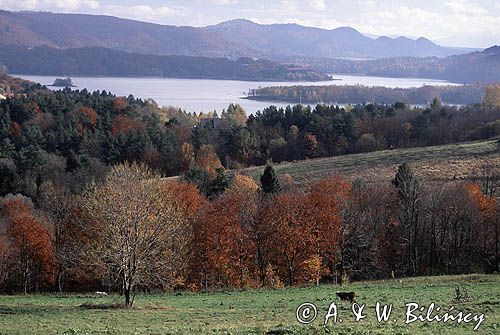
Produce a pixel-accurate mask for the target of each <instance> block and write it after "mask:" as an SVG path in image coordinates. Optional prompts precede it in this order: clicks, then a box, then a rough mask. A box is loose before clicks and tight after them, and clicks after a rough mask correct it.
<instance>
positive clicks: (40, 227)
mask: <svg viewBox="0 0 500 335" xmlns="http://www.w3.org/2000/svg"><path fill="white" fill-rule="evenodd" d="M2 211H3V214H4V218H3V221H2V225H3V226H4V229H3V230H4V234H5V235H4V238H5V239H6V241H7V243H8V253H9V256H8V258H9V262H10V263H9V265H10V266H11V267H12V268H13V269H12V270H11V272H13V273H12V277H13V279H14V280H16V282H17V283H19V285H20V286H21V288H22V290H23V292H24V293H25V294H26V293H28V291H29V290H31V289H35V290H36V291H38V290H39V289H40V288H42V287H43V286H44V285H46V284H49V283H51V282H52V279H53V278H52V266H53V246H52V238H51V234H50V231H49V229H48V227H47V224H46V222H44V220H43V219H42V218H40V217H37V215H36V214H35V213H34V212H33V208H32V206H31V205H30V202H29V200H27V199H25V198H24V197H22V196H10V197H6V198H4V199H3V201H2Z"/></svg>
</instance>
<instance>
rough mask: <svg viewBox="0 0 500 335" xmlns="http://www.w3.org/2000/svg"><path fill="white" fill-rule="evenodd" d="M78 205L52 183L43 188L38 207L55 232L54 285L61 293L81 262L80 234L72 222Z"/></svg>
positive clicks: (73, 198) (63, 190) (53, 236)
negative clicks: (71, 271) (78, 255)
mask: <svg viewBox="0 0 500 335" xmlns="http://www.w3.org/2000/svg"><path fill="white" fill-rule="evenodd" d="M75 202H76V200H75V196H74V195H72V194H70V193H69V192H68V190H66V189H64V188H62V187H60V186H57V185H54V183H52V182H51V181H49V182H46V183H44V184H43V185H42V186H41V191H40V199H39V205H40V207H41V209H43V210H44V212H45V213H46V216H47V223H48V224H49V226H50V227H51V231H52V244H53V249H54V267H53V270H54V281H55V284H56V285H57V290H58V291H59V292H62V291H63V288H64V283H65V280H66V279H67V277H68V274H69V272H70V270H71V269H72V268H74V267H76V266H77V263H78V261H79V260H78V258H77V254H78V252H77V249H78V245H77V243H78V242H79V241H78V234H77V233H79V232H77V230H76V226H75V225H74V221H73V220H72V219H73V218H72V213H73V210H74V206H75ZM75 234H76V236H75Z"/></svg>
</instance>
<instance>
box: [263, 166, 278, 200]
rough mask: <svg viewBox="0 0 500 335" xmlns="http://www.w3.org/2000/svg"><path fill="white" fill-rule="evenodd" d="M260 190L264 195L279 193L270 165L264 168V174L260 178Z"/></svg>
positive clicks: (274, 174) (274, 173)
mask: <svg viewBox="0 0 500 335" xmlns="http://www.w3.org/2000/svg"><path fill="white" fill-rule="evenodd" d="M260 183H261V184H262V190H263V191H264V193H266V194H274V193H278V192H280V191H281V185H280V182H279V180H278V177H277V176H276V172H275V171H274V168H273V167H272V165H268V166H266V169H265V170H264V173H263V174H262V176H260Z"/></svg>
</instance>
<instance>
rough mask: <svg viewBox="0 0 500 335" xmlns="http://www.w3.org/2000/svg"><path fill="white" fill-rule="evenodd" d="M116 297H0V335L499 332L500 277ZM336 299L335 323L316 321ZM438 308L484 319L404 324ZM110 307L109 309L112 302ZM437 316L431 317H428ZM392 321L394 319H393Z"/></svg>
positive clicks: (482, 276) (431, 278)
mask: <svg viewBox="0 0 500 335" xmlns="http://www.w3.org/2000/svg"><path fill="white" fill-rule="evenodd" d="M457 285H460V286H461V287H462V288H463V287H465V288H466V289H467V291H468V294H469V296H470V299H469V300H468V301H461V302H456V301H454V300H453V299H454V297H455V287H456V286H457ZM337 290H352V291H355V292H356V297H357V298H356V301H357V302H358V303H359V304H365V306H366V307H365V309H364V314H366V318H365V319H363V320H361V321H359V322H355V321H354V316H353V314H352V312H351V308H350V303H349V302H346V301H342V302H340V301H338V300H336V298H335V292H336V291H337ZM121 301H122V298H121V297H120V296H118V295H111V296H107V297H97V296H92V295H77V294H68V295H56V294H47V295H26V296H0V334H2V335H4V334H5V335H14V334H18V335H31V334H40V335H41V334H44V335H46V334H81V335H84V334H89V335H90V334H92V335H94V334H140V335H142V334H330V333H335V334H426V335H427V334H436V333H439V334H441V335H443V334H472V333H476V334H498V332H499V329H500V275H498V274H497V275H464V276H440V277H422V278H407V279H393V280H386V281H371V282H357V283H353V284H351V285H349V286H347V287H339V286H333V285H320V286H319V287H314V286H313V287H302V288H288V289H275V290H270V289H261V290H248V291H221V292H206V293H189V292H179V293H168V294H151V295H139V296H137V298H136V304H135V305H134V308H132V309H128V310H126V309H120V308H108V309H106V308H105V307H109V306H108V305H110V304H113V303H119V302H121ZM333 301H335V302H336V304H337V306H338V308H339V310H338V315H339V318H342V319H343V322H342V323H337V324H333V323H332V322H330V323H329V325H328V326H326V327H325V326H323V325H322V324H321V322H322V319H323V318H324V315H325V314H326V312H327V310H328V306H329V305H330V303H331V302H333ZM377 301H380V302H381V303H382V304H393V305H394V307H393V311H392V314H391V318H390V321H389V322H387V323H380V324H379V323H378V322H377V320H376V316H375V315H376V314H375V304H376V302H377ZM304 302H310V303H314V304H315V305H316V306H317V307H318V318H317V319H316V321H314V322H313V323H312V324H310V325H301V324H299V323H298V321H297V320H296V317H295V314H296V313H295V312H296V308H297V307H298V306H299V305H300V304H302V303H304ZM409 302H416V303H419V304H420V305H421V306H428V305H429V304H430V303H432V302H434V303H435V304H436V306H440V307H441V308H442V311H448V310H449V308H450V306H454V308H455V309H454V310H453V312H455V313H456V312H459V311H463V312H464V313H465V312H469V313H472V314H482V313H484V315H485V321H484V322H483V323H482V324H481V325H480V327H479V329H478V330H477V331H476V332H474V331H473V328H474V325H475V324H474V322H472V323H468V324H465V323H462V324H459V325H458V324H456V323H455V322H448V323H442V322H441V323H436V322H414V323H412V324H409V325H406V324H404V320H405V310H406V309H405V304H406V303H409ZM111 306H112V305H111ZM434 314H436V313H434ZM394 319H396V322H394Z"/></svg>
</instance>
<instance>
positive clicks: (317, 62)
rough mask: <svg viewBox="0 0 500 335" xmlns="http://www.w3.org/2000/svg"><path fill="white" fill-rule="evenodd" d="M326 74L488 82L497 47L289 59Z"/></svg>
mask: <svg viewBox="0 0 500 335" xmlns="http://www.w3.org/2000/svg"><path fill="white" fill-rule="evenodd" d="M290 61H292V59H290ZM293 61H294V62H299V63H308V64H310V65H312V66H313V67H314V68H316V69H318V70H321V71H325V72H327V73H348V74H360V75H369V76H383V77H420V78H431V79H443V80H448V81H452V82H459V83H476V82H480V83H491V82H498V81H499V80H500V47H499V46H492V47H490V48H488V49H485V50H483V51H476V52H471V53H467V54H463V55H455V56H449V57H445V58H437V57H424V58H415V57H398V58H384V59H375V60H362V61H352V60H346V59H314V60H313V59H305V58H304V59H297V58H296V59H293Z"/></svg>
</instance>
